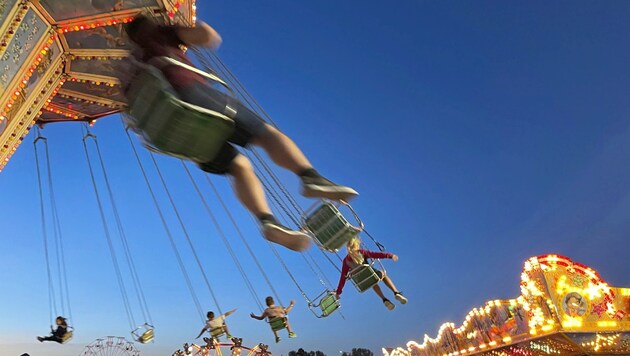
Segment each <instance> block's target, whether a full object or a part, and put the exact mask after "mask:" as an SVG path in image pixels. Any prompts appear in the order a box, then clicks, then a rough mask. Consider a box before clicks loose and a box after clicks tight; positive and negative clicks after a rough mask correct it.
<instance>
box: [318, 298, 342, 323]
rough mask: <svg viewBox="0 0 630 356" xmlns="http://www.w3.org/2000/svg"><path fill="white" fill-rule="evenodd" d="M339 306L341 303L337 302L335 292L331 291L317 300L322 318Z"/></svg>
mask: <svg viewBox="0 0 630 356" xmlns="http://www.w3.org/2000/svg"><path fill="white" fill-rule="evenodd" d="M340 307H341V304H340V303H339V299H337V297H336V296H335V294H334V293H332V292H330V293H328V294H326V296H325V297H324V298H322V300H321V301H320V302H319V308H320V309H321V311H322V317H324V318H325V317H327V316H329V315H330V314H332V313H333V312H334V311H335V310H337V309H339V308H340Z"/></svg>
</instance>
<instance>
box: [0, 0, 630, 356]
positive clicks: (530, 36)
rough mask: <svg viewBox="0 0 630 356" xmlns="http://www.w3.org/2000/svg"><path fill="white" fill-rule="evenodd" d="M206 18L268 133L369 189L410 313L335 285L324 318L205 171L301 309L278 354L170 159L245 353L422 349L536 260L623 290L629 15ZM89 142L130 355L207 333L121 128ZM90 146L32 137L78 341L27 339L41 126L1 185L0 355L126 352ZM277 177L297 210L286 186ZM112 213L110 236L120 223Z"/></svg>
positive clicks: (380, 13) (198, 285) (451, 11)
mask: <svg viewBox="0 0 630 356" xmlns="http://www.w3.org/2000/svg"><path fill="white" fill-rule="evenodd" d="M197 6H198V10H199V14H198V16H199V18H200V19H202V20H204V21H206V22H208V23H210V24H212V25H213V26H214V27H215V28H216V29H217V30H218V31H219V32H220V33H221V35H222V36H223V40H224V42H223V45H222V47H221V48H220V49H219V55H220V56H221V58H223V60H224V61H225V62H226V63H227V64H228V66H229V67H230V68H231V69H232V71H233V72H234V73H235V74H236V75H237V76H238V77H239V79H240V80H241V81H242V82H243V84H244V85H245V86H246V87H247V88H248V90H249V91H250V92H251V93H252V94H253V96H254V97H255V98H257V100H258V101H259V102H260V103H261V104H262V106H263V107H264V108H265V110H267V112H268V113H269V114H270V115H271V116H272V117H273V118H274V120H275V121H276V122H277V123H278V125H279V126H280V128H281V129H282V130H283V131H284V132H286V133H287V134H288V135H289V136H291V137H293V138H294V139H295V141H296V142H297V143H298V144H299V145H300V146H301V147H302V148H303V150H304V151H305V152H306V153H307V155H308V156H309V158H310V159H311V160H312V162H313V163H314V164H315V166H316V167H317V168H318V169H319V170H320V171H321V172H322V173H323V174H325V175H326V176H329V177H330V178H331V179H333V180H335V181H339V182H341V183H344V184H348V185H352V186H353V187H354V188H356V189H357V190H358V191H359V192H360V194H361V195H360V197H359V198H357V199H356V200H355V201H354V202H353V206H354V207H355V208H356V210H357V212H358V213H359V214H360V216H361V217H362V218H363V220H364V222H365V223H366V226H367V228H368V230H369V231H370V232H371V233H372V234H373V235H374V236H375V237H377V238H378V239H379V240H380V241H381V242H382V243H383V244H384V245H385V246H386V248H387V249H388V250H389V251H391V252H394V253H396V254H398V255H399V257H400V261H399V262H397V263H394V262H392V261H390V260H386V261H384V262H383V263H384V265H385V267H386V269H387V272H388V274H389V275H390V276H391V277H392V279H393V280H394V282H395V283H396V284H397V285H398V287H399V288H400V289H401V290H402V291H403V292H404V293H405V295H406V296H407V297H408V298H409V303H408V304H407V305H404V306H403V305H399V304H398V305H397V308H396V309H395V310H394V311H388V310H387V309H386V308H385V307H384V306H383V305H382V303H381V301H380V300H379V298H378V297H377V296H376V295H375V294H374V293H373V292H371V291H368V292H366V293H364V294H359V293H358V292H356V291H355V290H354V289H353V287H352V285H350V284H348V285H347V286H346V289H345V290H344V294H343V296H342V299H341V302H342V309H341V312H342V314H343V318H342V317H341V315H339V314H337V315H333V316H331V317H329V318H326V319H317V318H315V317H314V316H313V315H312V314H311V312H310V311H309V310H308V308H307V305H306V301H305V299H304V298H303V297H302V296H301V294H300V293H299V291H298V289H297V288H296V286H295V285H294V284H293V282H292V281H291V279H290V278H289V276H288V274H287V273H286V272H285V271H284V269H283V268H282V266H281V265H280V263H279V262H278V261H277V260H276V258H275V256H274V254H273V253H272V251H271V250H270V249H269V248H268V246H267V245H266V242H265V241H264V240H263V239H262V237H261V235H260V233H259V232H258V230H257V226H256V225H255V224H254V223H253V220H252V219H251V218H250V217H249V216H248V214H247V213H246V212H245V211H244V210H243V209H242V208H241V207H240V205H239V204H238V203H237V202H236V200H235V198H234V196H233V194H232V191H231V189H230V186H229V182H228V181H227V180H226V179H225V178H223V177H213V178H212V179H213V182H214V183H215V184H216V185H218V187H219V189H220V191H221V193H222V196H223V198H224V199H225V200H226V202H227V204H228V205H229V207H230V211H231V213H232V214H234V215H235V218H236V220H237V221H238V223H239V225H240V228H241V229H242V230H243V232H244V233H245V234H246V237H247V238H248V241H249V242H250V243H251V245H252V247H253V248H254V249H255V250H256V252H257V255H258V258H259V259H260V260H261V262H262V264H263V266H264V268H265V269H266V270H267V273H268V274H269V276H270V277H271V279H272V283H273V286H274V287H275V288H276V289H277V290H278V291H279V292H280V294H281V297H282V301H283V302H284V303H285V304H288V301H289V300H291V299H295V300H296V302H297V306H296V308H295V309H294V311H293V312H292V313H291V314H290V320H291V323H292V325H293V327H294V329H295V331H296V333H297V334H298V338H297V339H288V338H287V337H286V333H285V332H284V331H283V332H281V336H282V337H283V340H282V342H281V343H280V344H274V343H273V335H272V333H271V330H270V329H269V327H268V326H267V325H266V324H265V323H263V322H259V321H256V320H253V319H251V318H250V317H249V313H250V312H256V313H258V312H259V310H258V309H257V305H256V303H255V301H254V299H253V297H252V295H250V293H249V291H248V289H247V287H246V285H245V283H244V282H243V280H242V278H241V276H240V274H239V272H238V270H237V268H236V266H235V264H234V262H233V261H232V259H231V257H230V256H229V255H228V253H227V252H226V249H225V247H224V245H223V244H222V242H221V240H220V238H219V237H218V235H217V233H216V230H215V228H214V226H213V225H212V222H211V220H210V218H209V217H208V215H207V214H206V211H205V210H204V208H203V205H201V203H200V200H199V198H198V197H197V196H196V194H195V191H194V189H193V187H192V186H191V184H190V182H189V180H188V177H187V176H186V174H185V172H184V171H183V170H182V168H181V164H180V163H179V162H178V161H177V160H176V159H173V158H169V157H164V156H160V157H158V162H159V163H160V166H161V169H162V170H163V171H164V172H165V176H166V177H165V178H166V180H167V182H168V183H169V188H170V189H171V191H172V193H173V196H174V199H175V200H176V202H177V204H178V207H179V209H180V210H181V213H182V217H183V219H184V221H185V224H186V227H187V228H188V231H189V233H190V236H191V238H192V240H193V242H194V243H195V246H196V251H197V252H198V253H199V255H200V257H201V258H202V262H203V264H204V266H205V270H206V271H207V274H208V277H209V279H210V282H211V284H212V288H213V291H214V292H215V293H216V294H217V297H218V300H219V302H220V305H221V307H222V308H223V310H224V311H226V310H229V309H232V308H238V311H237V312H236V313H235V314H234V315H232V316H230V317H229V318H228V323H229V325H230V328H231V329H232V331H233V333H234V334H235V335H237V336H240V337H243V338H244V344H245V345H252V346H253V345H255V344H257V343H258V342H264V343H268V344H270V345H272V346H271V351H272V352H273V353H274V354H275V355H286V354H287V353H288V352H289V351H290V350H294V349H297V348H300V347H302V348H304V349H306V350H322V351H324V352H325V353H326V354H327V355H329V356H330V355H333V356H334V355H337V354H338V353H339V352H340V351H348V350H350V349H352V348H353V347H366V348H370V349H372V350H373V351H374V352H375V353H377V354H378V353H380V349H381V347H388V346H402V345H404V344H405V343H406V342H407V341H408V340H411V339H414V340H421V339H422V336H423V335H424V334H425V333H428V334H429V335H431V336H435V334H436V333H437V330H438V328H439V326H440V325H441V324H442V323H443V322H446V321H453V322H455V323H456V324H459V323H461V321H462V319H463V318H464V316H465V315H466V313H467V312H468V311H469V310H470V309H471V308H473V307H475V306H479V305H482V304H483V303H484V302H485V301H486V300H490V299H509V298H514V297H517V296H518V295H519V288H518V286H519V277H520V272H521V268H522V265H523V262H524V261H525V260H526V259H527V258H529V257H531V256H534V255H538V254H545V253H558V254H562V255H566V256H569V257H570V258H572V259H574V260H576V261H578V262H581V263H584V264H587V265H589V266H591V267H593V268H595V269H596V270H598V271H599V272H600V274H601V276H602V277H603V278H604V280H606V281H607V282H608V283H609V284H611V285H613V286H624V287H630V273H629V272H630V267H629V266H630V264H629V263H628V257H627V251H628V235H629V234H630V121H629V120H628V118H629V117H630V100H628V96H629V90H628V88H629V87H630V66H629V63H630V44H629V42H628V36H629V35H630V2H623V1H553V2H549V1H526V2H516V1H508V2H506V1H432V2H428V1H409V0H401V1H374V0H366V1H360V2H359V1H332V0H322V1H291V0H278V1H260V0H258V1H256V0H242V1H234V0H232V1H228V0H220V1H198V2H197ZM92 129H93V132H94V133H95V134H96V135H97V136H98V139H99V144H100V146H101V150H102V152H103V157H104V160H105V164H106V166H107V168H108V174H109V178H110V180H111V183H112V188H113V191H114V194H115V198H116V203H117V204H118V208H119V210H120V212H121V214H122V221H123V225H124V228H125V231H126V234H127V237H128V239H129V243H130V248H131V251H132V254H133V256H134V258H135V262H136V266H137V270H138V273H139V274H140V276H141V279H142V284H143V288H144V293H145V295H146V297H147V300H148V306H149V310H150V312H151V315H152V317H153V322H154V323H155V326H156V341H155V343H153V344H150V345H140V346H138V348H139V349H140V350H141V351H142V355H147V356H163V355H170V354H171V353H172V352H173V351H174V350H176V349H178V348H179V347H181V345H182V344H183V343H184V342H192V341H194V340H193V338H194V337H195V336H196V335H197V333H198V332H199V330H200V329H201V327H202V326H203V324H202V322H201V320H200V317H199V315H198V314H197V311H196V309H195V306H194V303H193V301H192V299H191V297H190V294H189V292H188V290H187V288H186V285H185V281H184V279H183V277H182V274H181V272H180V271H179V269H178V266H177V261H176V259H175V256H174V254H173V251H172V250H171V248H170V245H169V242H168V238H167V236H166V234H165V232H164V229H163V228H162V225H161V224H160V220H159V217H158V215H157V213H156V210H155V208H154V206H153V205H152V201H151V199H150V195H149V193H148V190H147V187H146V185H145V183H144V181H143V178H142V175H141V173H140V170H139V168H138V165H137V163H136V161H135V158H134V157H133V153H132V151H131V148H130V146H129V143H128V141H127V137H126V135H125V133H124V130H123V129H122V125H121V122H120V119H119V117H118V116H117V115H116V116H112V117H108V118H104V119H102V120H99V121H98V122H97V124H96V125H95V126H94V127H93V128H92ZM81 130H82V128H81V126H80V125H79V124H73V123H67V124H54V125H49V126H47V127H46V128H45V129H44V130H43V132H42V133H43V134H44V135H45V136H46V137H47V138H48V141H49V145H50V154H51V163H52V166H53V167H52V169H53V178H54V180H55V189H56V191H55V193H56V195H57V200H58V209H59V216H60V222H61V226H62V231H63V237H64V240H65V243H66V250H65V252H66V260H67V261H66V262H67V268H68V278H69V288H70V299H71V306H72V313H73V320H72V321H71V322H72V325H73V326H74V327H75V329H76V332H75V334H76V336H75V338H74V339H73V340H72V342H71V343H69V344H68V345H63V346H60V345H56V344H54V345H53V344H44V345H42V344H40V343H38V342H37V341H36V340H35V337H36V336H37V335H45V334H47V333H48V331H49V325H50V320H49V308H48V292H47V279H46V265H45V261H44V249H43V243H42V233H41V224H40V220H39V200H38V199H39V198H38V190H37V177H36V173H35V172H36V171H35V158H34V157H35V156H34V150H33V144H32V141H33V139H34V133H35V131H32V132H31V134H30V136H29V137H27V138H26V139H25V140H24V142H23V144H22V146H21V147H20V149H19V150H18V151H17V153H16V154H15V155H14V156H13V158H12V159H11V161H10V162H9V163H8V165H7V166H6V168H5V169H4V171H3V172H2V173H0V212H1V214H0V226H2V229H3V231H2V234H0V236H1V241H2V247H1V248H0V286H1V287H2V288H1V291H2V293H0V321H1V324H0V356H18V355H20V354H22V353H24V352H28V353H29V354H30V355H31V356H67V355H78V354H79V353H80V352H81V350H82V349H83V347H84V346H85V345H86V344H88V343H90V342H91V341H92V340H94V339H96V338H98V337H103V336H107V335H116V336H125V337H129V331H130V330H129V326H128V322H127V319H126V314H125V310H124V308H123V304H122V301H121V297H120V291H119V289H118V286H117V283H116V277H115V274H114V269H113V267H112V263H111V259H110V255H109V251H108V249H107V243H106V239H105V237H104V233H103V228H102V225H101V221H100V218H99V215H98V208H97V205H96V201H95V197H94V192H93V190H92V185H91V181H90V176H89V171H88V168H87V164H86V159H85V155H84V152H83V144H82V141H81V138H82V131H81ZM141 156H142V160H143V162H144V163H145V165H146V167H148V169H149V176H150V179H151V181H152V183H154V186H155V187H156V192H157V193H158V195H159V197H160V204H161V206H162V208H163V209H164V210H165V211H166V212H167V213H168V215H169V217H168V222H169V225H170V228H171V229H172V231H173V232H174V235H175V239H176V240H177V243H178V245H179V246H180V248H181V251H182V253H183V254H184V256H185V260H186V266H187V268H188V269H189V270H190V271H191V278H192V281H193V283H194V284H195V289H196V291H197V293H198V295H199V296H200V299H201V302H202V304H203V308H204V311H206V310H214V311H216V310H217V308H216V306H215V304H214V302H213V300H212V298H211V297H210V294H209V291H208V290H207V289H206V288H205V285H204V282H203V279H202V276H201V275H200V273H199V272H198V270H196V269H195V268H196V265H195V263H194V261H193V260H192V258H191V257H190V251H189V250H188V249H187V246H186V245H185V238H184V236H183V234H182V231H181V229H180V228H179V225H178V224H177V220H176V219H175V217H174V216H173V214H172V210H171V209H170V207H169V206H168V201H167V198H166V196H165V194H164V191H163V189H162V188H161V187H160V186H159V181H158V178H157V176H156V174H155V170H154V169H153V167H152V166H151V165H150V164H151V163H150V158H149V155H148V153H147V151H146V150H142V152H141ZM190 167H191V169H192V170H193V173H194V174H195V177H196V179H197V182H199V184H200V186H201V188H202V189H203V191H204V193H205V196H206V197H207V199H208V201H209V202H210V204H211V205H212V208H213V211H214V212H215V213H216V214H217V216H218V218H219V221H220V222H221V224H222V226H223V227H224V228H225V230H226V232H227V233H228V235H229V236H228V237H229V238H230V241H232V242H233V245H234V248H235V249H236V250H237V252H238V254H239V257H240V260H241V262H242V263H243V265H244V267H245V269H246V271H247V274H248V277H249V278H250V279H251V280H252V283H253V284H254V286H255V287H256V291H257V294H258V295H259V296H260V298H264V297H265V296H266V295H268V294H270V288H269V287H268V286H267V284H266V283H265V281H264V280H263V279H262V277H261V273H260V271H259V270H258V269H257V267H256V265H255V263H254V262H253V261H252V260H251V258H249V255H248V254H247V252H246V250H245V247H244V245H243V244H242V243H241V241H240V240H239V238H238V236H237V235H236V234H235V232H234V228H233V227H232V225H231V223H230V221H229V219H228V217H227V216H226V214H225V213H224V212H223V210H222V209H221V207H220V205H219V204H218V202H217V199H216V198H215V197H214V195H213V193H212V190H211V189H210V188H209V187H208V185H207V184H206V183H205V181H204V180H203V177H202V172H200V171H199V170H197V169H195V168H194V167H193V166H192V165H191V166H190ZM280 177H281V179H282V180H283V182H284V183H285V184H286V185H287V186H288V188H289V190H291V191H292V192H293V193H295V194H296V195H299V194H298V181H297V179H296V178H294V177H293V176H291V175H288V174H285V173H282V174H280ZM99 182H100V180H99ZM102 189H104V187H103V186H102ZM101 194H103V195H105V191H104V190H102V191H101ZM299 202H300V204H301V205H302V206H303V207H305V208H306V207H308V206H310V204H312V202H310V201H308V200H306V199H302V198H300V199H299ZM108 219H109V222H110V230H111V231H112V232H114V231H115V225H114V221H113V216H112V215H111V209H109V210H108ZM113 237H114V238H115V239H117V238H118V237H117V235H116V234H113ZM367 246H368V247H369V248H375V247H374V246H373V245H370V244H368V245H367ZM118 247H119V246H118ZM118 253H119V255H120V256H121V257H122V250H120V249H119V250H118ZM281 253H282V256H283V257H284V258H286V261H287V263H288V264H289V266H290V268H291V270H292V273H293V274H294V275H295V276H296V278H297V280H298V282H299V284H300V286H301V287H302V288H303V289H305V291H306V292H307V293H308V294H309V295H312V296H315V295H317V294H319V293H320V292H321V291H323V288H324V287H323V286H322V285H321V284H320V283H319V281H318V279H317V277H316V276H315V275H314V273H313V272H312V271H311V269H310V268H309V267H308V265H307V264H305V262H304V260H303V259H302V258H301V257H300V256H299V255H298V254H295V253H292V252H289V251H287V250H282V251H281ZM310 254H311V255H312V257H313V258H314V259H315V261H316V262H317V264H318V265H319V266H320V267H321V268H322V269H323V270H324V272H325V274H326V276H327V278H328V279H329V280H330V281H331V282H332V284H334V285H335V286H336V283H337V280H338V278H339V275H338V273H337V271H336V269H335V267H334V266H333V265H332V264H331V263H330V262H329V261H328V260H327V259H326V258H324V256H323V255H322V254H321V253H320V252H319V251H317V250H315V249H312V250H311V252H310ZM333 258H334V261H338V260H337V259H336V257H334V256H333ZM125 275H126V276H128V273H126V274H125ZM129 287H131V285H130V284H129ZM131 295H132V302H133V303H134V304H132V306H133V307H134V308H135V309H134V313H135V314H136V322H137V323H141V322H143V321H142V320H140V319H142V318H141V313H140V311H139V308H138V306H137V304H135V297H134V296H133V293H132V294H131ZM261 302H263V301H262V300H261Z"/></svg>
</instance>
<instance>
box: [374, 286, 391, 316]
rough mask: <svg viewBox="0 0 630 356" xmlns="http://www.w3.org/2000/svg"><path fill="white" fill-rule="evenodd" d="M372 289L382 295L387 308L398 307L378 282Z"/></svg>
mask: <svg viewBox="0 0 630 356" xmlns="http://www.w3.org/2000/svg"><path fill="white" fill-rule="evenodd" d="M372 289H374V292H376V294H377V295H378V296H379V297H381V299H382V300H383V304H385V307H387V309H389V310H394V308H396V306H395V305H394V303H392V302H391V301H390V300H389V299H387V298H385V294H383V290H381V286H379V285H378V284H377V285H375V286H374V287H372Z"/></svg>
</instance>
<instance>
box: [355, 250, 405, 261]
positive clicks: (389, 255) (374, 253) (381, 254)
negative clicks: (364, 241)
mask: <svg viewBox="0 0 630 356" xmlns="http://www.w3.org/2000/svg"><path fill="white" fill-rule="evenodd" d="M359 251H360V252H361V254H362V255H363V256H365V257H367V258H391V259H393V258H394V256H395V257H396V260H397V259H398V256H396V255H394V254H393V253H389V252H379V251H368V250H359Z"/></svg>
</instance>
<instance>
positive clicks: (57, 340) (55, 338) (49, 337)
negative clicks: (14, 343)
mask: <svg viewBox="0 0 630 356" xmlns="http://www.w3.org/2000/svg"><path fill="white" fill-rule="evenodd" d="M37 340H38V341H39V342H44V341H54V342H58V343H61V340H60V339H59V338H58V337H56V336H52V335H51V336H46V337H43V336H38V337H37Z"/></svg>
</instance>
